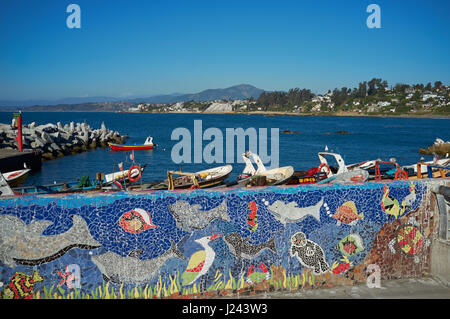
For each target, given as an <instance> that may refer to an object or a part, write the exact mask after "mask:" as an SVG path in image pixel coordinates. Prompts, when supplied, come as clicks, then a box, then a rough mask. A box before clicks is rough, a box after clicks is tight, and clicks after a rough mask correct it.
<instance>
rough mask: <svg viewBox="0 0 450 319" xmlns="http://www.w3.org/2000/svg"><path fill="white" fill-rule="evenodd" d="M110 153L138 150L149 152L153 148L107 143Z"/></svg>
mask: <svg viewBox="0 0 450 319" xmlns="http://www.w3.org/2000/svg"><path fill="white" fill-rule="evenodd" d="M109 146H110V147H111V150H112V151H138V150H151V149H153V147H154V146H155V145H154V144H149V145H119V144H113V143H109Z"/></svg>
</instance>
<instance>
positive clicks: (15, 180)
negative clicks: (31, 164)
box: [2, 168, 31, 187]
mask: <svg viewBox="0 0 450 319" xmlns="http://www.w3.org/2000/svg"><path fill="white" fill-rule="evenodd" d="M30 171H31V169H29V168H24V169H20V170H17V171H12V172H7V173H2V174H3V177H4V178H5V180H6V182H7V183H8V184H9V186H11V187H15V186H17V185H20V184H22V183H23V182H24V181H25V179H26V178H27V177H28V173H29V172H30Z"/></svg>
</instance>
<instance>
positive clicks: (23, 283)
mask: <svg viewBox="0 0 450 319" xmlns="http://www.w3.org/2000/svg"><path fill="white" fill-rule="evenodd" d="M43 280H44V279H43V278H42V277H41V276H40V275H39V273H38V272H37V271H34V272H33V276H30V275H27V274H24V273H21V272H16V273H15V274H14V276H12V277H11V280H10V281H9V284H8V285H7V286H6V287H5V289H4V290H3V291H2V294H1V295H2V298H3V299H33V295H34V291H33V287H34V284H36V283H37V282H41V281H43Z"/></svg>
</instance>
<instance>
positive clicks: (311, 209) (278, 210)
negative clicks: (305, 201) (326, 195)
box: [269, 198, 323, 225]
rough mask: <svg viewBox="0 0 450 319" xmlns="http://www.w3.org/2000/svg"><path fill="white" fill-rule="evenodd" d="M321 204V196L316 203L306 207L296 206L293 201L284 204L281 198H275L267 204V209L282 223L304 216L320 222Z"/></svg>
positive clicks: (297, 219)
mask: <svg viewBox="0 0 450 319" xmlns="http://www.w3.org/2000/svg"><path fill="white" fill-rule="evenodd" d="M322 204H323V198H322V199H321V200H320V201H319V202H318V203H317V204H316V205H313V206H307V207H298V204H297V202H295V201H292V202H289V203H287V204H286V203H284V202H283V201H281V200H277V201H275V202H274V203H273V204H272V205H270V206H269V211H270V212H271V213H272V214H273V215H274V217H275V219H276V220H278V221H280V222H281V223H282V224H283V225H286V223H296V222H299V221H301V220H303V219H304V218H305V217H306V216H312V217H314V218H315V219H316V220H318V221H319V222H320V208H321V207H322Z"/></svg>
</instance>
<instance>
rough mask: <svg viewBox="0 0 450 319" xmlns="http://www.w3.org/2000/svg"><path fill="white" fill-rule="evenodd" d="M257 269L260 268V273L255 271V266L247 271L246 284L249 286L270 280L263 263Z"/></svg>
mask: <svg viewBox="0 0 450 319" xmlns="http://www.w3.org/2000/svg"><path fill="white" fill-rule="evenodd" d="M259 268H261V270H262V271H255V270H256V269H255V266H253V265H252V266H250V268H249V269H248V272H247V283H249V284H250V285H252V284H256V283H259V282H264V281H266V280H269V279H270V273H269V271H268V270H267V267H266V265H264V264H263V263H261V264H260V265H259Z"/></svg>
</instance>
